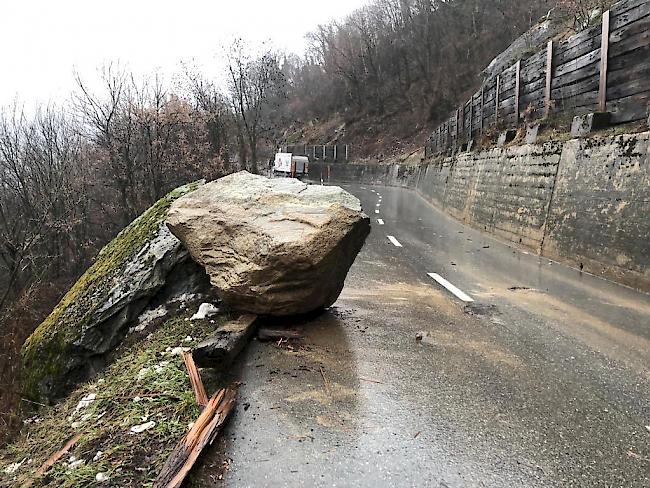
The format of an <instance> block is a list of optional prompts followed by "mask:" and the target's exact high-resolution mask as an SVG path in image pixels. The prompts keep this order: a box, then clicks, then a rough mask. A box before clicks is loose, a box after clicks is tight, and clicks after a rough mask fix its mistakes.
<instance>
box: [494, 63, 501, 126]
mask: <svg viewBox="0 0 650 488" xmlns="http://www.w3.org/2000/svg"><path fill="white" fill-rule="evenodd" d="M500 84H501V75H497V85H496V88H495V93H494V125H499V85H500Z"/></svg>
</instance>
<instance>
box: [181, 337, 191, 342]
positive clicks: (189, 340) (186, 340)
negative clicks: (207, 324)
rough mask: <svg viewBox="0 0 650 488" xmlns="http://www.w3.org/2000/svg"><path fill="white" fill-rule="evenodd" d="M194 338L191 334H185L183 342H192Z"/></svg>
mask: <svg viewBox="0 0 650 488" xmlns="http://www.w3.org/2000/svg"><path fill="white" fill-rule="evenodd" d="M193 340H194V339H192V336H187V337H186V338H185V339H183V341H184V342H192V341H193Z"/></svg>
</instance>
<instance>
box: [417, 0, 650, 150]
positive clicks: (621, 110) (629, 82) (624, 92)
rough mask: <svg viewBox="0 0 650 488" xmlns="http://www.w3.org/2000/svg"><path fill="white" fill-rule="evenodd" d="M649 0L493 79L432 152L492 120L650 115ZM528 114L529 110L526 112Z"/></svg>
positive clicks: (497, 124) (454, 117) (439, 132)
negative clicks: (551, 116) (602, 114)
mask: <svg viewBox="0 0 650 488" xmlns="http://www.w3.org/2000/svg"><path fill="white" fill-rule="evenodd" d="M649 103H650V0H625V1H622V2H619V3H617V4H616V5H614V6H613V7H612V8H611V9H610V10H608V11H607V12H605V13H604V14H603V16H602V21H601V23H600V25H596V26H593V27H591V28H589V29H586V30H584V31H582V32H579V33H578V34H576V35H574V36H572V37H570V38H568V39H566V40H564V41H561V42H553V41H551V42H549V43H548V45H547V46H546V48H545V49H542V50H540V51H538V52H536V53H535V54H532V55H531V56H529V57H527V58H525V59H522V60H519V61H517V62H516V63H515V64H514V65H513V66H511V67H509V68H507V69H506V70H504V71H502V72H501V73H500V74H499V75H497V76H496V77H493V78H489V79H486V80H485V81H484V83H483V85H482V86H481V88H480V89H479V91H478V92H476V93H475V94H474V95H473V96H472V97H471V98H470V99H469V100H468V101H467V102H466V103H464V104H463V105H461V106H460V107H458V109H457V110H456V111H455V112H454V113H452V114H451V116H450V117H449V119H448V120H447V121H446V122H444V123H443V124H441V125H440V126H439V127H438V128H437V129H436V130H435V131H434V133H433V134H432V136H431V137H430V139H429V140H428V142H427V144H426V146H425V156H431V155H435V154H445V153H450V152H452V151H454V150H455V149H456V148H459V147H460V146H461V145H462V144H463V143H465V142H466V141H469V140H472V139H475V138H477V137H480V136H481V135H482V134H483V132H484V131H485V130H487V129H488V128H497V129H506V128H515V127H517V126H518V125H519V124H520V123H522V122H523V119H524V116H525V117H526V119H527V120H531V119H542V118H545V117H548V116H550V115H558V114H568V115H580V114H585V113H590V112H611V114H612V119H611V120H612V122H613V123H616V124H620V123H625V122H633V121H637V120H642V119H645V118H646V117H648V104H649ZM525 114H526V115H525Z"/></svg>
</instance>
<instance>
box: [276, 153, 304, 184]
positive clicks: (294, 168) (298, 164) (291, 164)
mask: <svg viewBox="0 0 650 488" xmlns="http://www.w3.org/2000/svg"><path fill="white" fill-rule="evenodd" d="M308 172H309V158H308V157H307V156H294V155H293V154H292V153H276V155H275V161H274V163H273V174H274V175H283V176H288V177H291V178H296V177H298V176H304V175H306V174H307V173H308Z"/></svg>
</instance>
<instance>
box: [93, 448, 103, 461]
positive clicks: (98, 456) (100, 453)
mask: <svg viewBox="0 0 650 488" xmlns="http://www.w3.org/2000/svg"><path fill="white" fill-rule="evenodd" d="M103 455H104V452H103V451H97V454H95V456H94V457H93V462H95V461H99V458H100V457H102V456H103Z"/></svg>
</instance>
